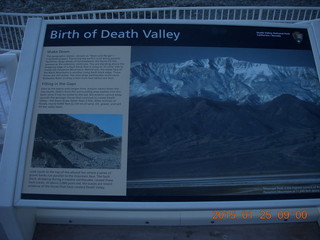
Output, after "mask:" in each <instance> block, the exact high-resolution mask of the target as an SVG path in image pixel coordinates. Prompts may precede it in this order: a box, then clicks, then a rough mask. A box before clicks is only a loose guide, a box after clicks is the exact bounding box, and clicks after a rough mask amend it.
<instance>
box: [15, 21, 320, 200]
mask: <svg viewBox="0 0 320 240" xmlns="http://www.w3.org/2000/svg"><path fill="white" fill-rule="evenodd" d="M318 76H319V75H318V73H317V69H316V65H315V60H314V56H313V51H312V47H311V44H310V39H309V35H308V31H307V30H306V29H304V28H277V27H251V26H221V25H217V26H215V25H188V24H48V25H47V26H46V32H45V33H44V46H43V53H42V58H41V67H40V73H39V77H38V82H37V91H36V93H37V94H36V98H35V102H34V110H33V116H32V126H31V131H30V136H29V146H28V156H27V162H26V167H25V174H24V183H23V191H22V195H21V197H22V198H23V199H50V200H58V199H59V200H94V201H114V200H116V201H211V200H253V199H256V200H257V199H293V198H295V199H296V198H319V196H320V178H319V176H320V149H319V147H320V140H319V139H320V114H319V113H320V105H319V104H320V83H319V77H318Z"/></svg>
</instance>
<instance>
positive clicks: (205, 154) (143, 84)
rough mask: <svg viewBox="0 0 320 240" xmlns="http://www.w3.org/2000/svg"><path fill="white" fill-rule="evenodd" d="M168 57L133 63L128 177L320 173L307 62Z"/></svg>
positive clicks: (318, 88)
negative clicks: (283, 62) (277, 62)
mask: <svg viewBox="0 0 320 240" xmlns="http://www.w3.org/2000/svg"><path fill="white" fill-rule="evenodd" d="M139 50H141V48H140V49H139ZM182 51H183V50H181V52H182ZM235 51H236V50H235ZM159 52H160V51H159ZM185 52H187V49H186V50H185ZM248 52H249V51H248ZM274 52H276V51H274ZM170 54H171V55H169V54H168V55H167V58H168V60H167V61H159V60H158V61H156V60H155V61H152V59H150V60H149V61H148V62H144V61H133V62H132V64H131V79H130V106H129V135H128V138H129V142H128V179H129V180H131V181H137V180H141V179H189V178H210V177H226V176H227V177H228V176H229V177H233V176H256V175H270V174H271V175H277V174H313V173H319V172H320V83H319V79H318V75H317V72H316V69H315V67H314V66H312V64H311V65H308V64H306V65H305V66H303V65H295V64H294V63H292V64H288V63H287V64H283V65H279V64H277V65H275V64H271V63H270V62H268V61H266V62H267V63H261V62H254V58H253V59H252V61H248V60H239V59H236V58H235V57H234V56H232V54H230V56H229V57H226V56H222V57H219V56H214V57H213V58H202V59H199V58H198V59H196V58H195V59H189V60H184V61H179V62H175V61H174V59H172V58H174V57H171V58H170V57H169V56H174V51H172V53H170ZM208 55H209V53H208ZM275 57H276V56H275ZM282 58H284V57H282ZM159 59H160V58H159ZM134 60H135V59H134ZM311 60H312V59H311ZM292 61H293V60H292Z"/></svg>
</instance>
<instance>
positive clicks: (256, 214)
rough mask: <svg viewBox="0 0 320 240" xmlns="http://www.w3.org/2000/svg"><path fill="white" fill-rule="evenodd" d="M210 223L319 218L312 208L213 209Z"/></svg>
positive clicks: (291, 220) (315, 219)
mask: <svg viewBox="0 0 320 240" xmlns="http://www.w3.org/2000/svg"><path fill="white" fill-rule="evenodd" d="M210 216H211V223H216V224H219V223H220V224H223V223H226V224H227V223H228V224H232V223H234V224H239V223H244V224H245V223H248V224H251V223H279V222H312V221H317V220H318V219H319V211H316V209H314V208H306V209H303V208H301V209H299V208H289V209H250V210H232V209H231V210H213V211H212V212H211V215H210Z"/></svg>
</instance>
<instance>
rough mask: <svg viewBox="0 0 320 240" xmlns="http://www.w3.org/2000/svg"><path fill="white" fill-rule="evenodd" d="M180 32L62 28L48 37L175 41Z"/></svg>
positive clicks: (53, 31) (52, 31)
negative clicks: (81, 31)
mask: <svg viewBox="0 0 320 240" xmlns="http://www.w3.org/2000/svg"><path fill="white" fill-rule="evenodd" d="M180 35H181V34H180V32H175V31H167V30H166V29H157V30H151V29H142V30H141V31H136V30H134V29H129V30H126V31H110V30H107V29H103V30H98V29H94V30H93V31H88V32H84V33H80V32H78V31H76V30H69V31H62V30H51V32H50V39H80V38H85V39H94V38H101V39H108V38H113V39H138V38H140V37H143V38H145V39H168V40H173V41H177V40H179V37H180Z"/></svg>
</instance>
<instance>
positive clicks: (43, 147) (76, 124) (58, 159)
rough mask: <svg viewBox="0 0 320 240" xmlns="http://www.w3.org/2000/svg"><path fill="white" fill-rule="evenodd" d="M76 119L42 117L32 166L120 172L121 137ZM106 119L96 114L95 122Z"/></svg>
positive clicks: (38, 127)
mask: <svg viewBox="0 0 320 240" xmlns="http://www.w3.org/2000/svg"><path fill="white" fill-rule="evenodd" d="M78 116H79V115H78ZM76 117H77V116H76ZM76 117H75V116H70V115H67V114H39V115H38V118H37V125H36V132H35V137H34V146H33V154H32V162H31V166H32V167H34V168H80V169H120V168H121V141H122V140H121V139H122V138H121V136H113V135H111V134H109V133H106V132H105V131H103V130H101V129H100V128H99V127H98V126H96V125H94V124H91V123H89V122H84V121H81V120H79V119H77V118H76ZM102 117H104V118H106V115H101V116H99V115H94V118H95V119H99V118H102ZM107 117H108V116H107ZM106 124H107V123H106ZM119 124H120V123H119Z"/></svg>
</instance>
